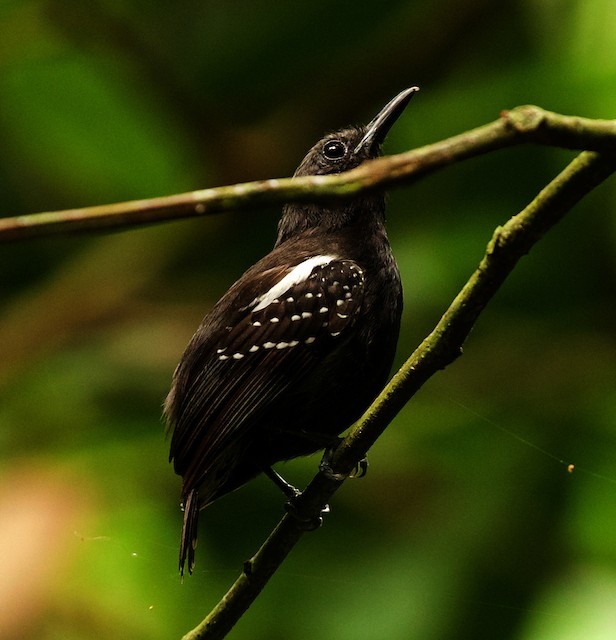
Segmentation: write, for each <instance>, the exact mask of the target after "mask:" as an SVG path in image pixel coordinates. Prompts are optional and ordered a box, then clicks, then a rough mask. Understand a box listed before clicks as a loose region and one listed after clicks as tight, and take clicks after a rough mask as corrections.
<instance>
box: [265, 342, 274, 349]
mask: <svg viewBox="0 0 616 640" xmlns="http://www.w3.org/2000/svg"><path fill="white" fill-rule="evenodd" d="M275 346H276V343H275V342H265V343H264V344H263V348H264V349H273V348H274V347H275Z"/></svg>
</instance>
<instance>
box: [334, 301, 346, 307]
mask: <svg viewBox="0 0 616 640" xmlns="http://www.w3.org/2000/svg"><path fill="white" fill-rule="evenodd" d="M343 304H344V300H336V306H337V307H341V306H342V305H343Z"/></svg>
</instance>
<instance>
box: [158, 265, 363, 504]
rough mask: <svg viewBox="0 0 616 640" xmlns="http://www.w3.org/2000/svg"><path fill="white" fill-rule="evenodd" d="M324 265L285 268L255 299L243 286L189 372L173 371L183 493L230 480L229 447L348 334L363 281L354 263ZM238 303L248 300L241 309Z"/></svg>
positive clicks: (175, 441)
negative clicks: (210, 482)
mask: <svg viewBox="0 0 616 640" xmlns="http://www.w3.org/2000/svg"><path fill="white" fill-rule="evenodd" d="M321 258H323V257H322V256H321ZM325 258H327V260H321V262H319V260H317V259H315V258H311V259H308V260H305V261H304V262H302V263H300V264H299V265H297V266H295V267H292V268H287V269H286V270H284V271H282V272H280V273H278V275H277V279H276V281H275V282H274V283H273V284H271V281H270V285H269V286H268V288H267V290H265V291H261V292H257V295H254V294H255V292H254V291H253V290H252V289H251V288H250V287H248V286H247V291H246V293H248V294H249V295H248V296H243V295H242V291H241V290H240V291H237V290H236V291H233V289H232V290H231V291H230V292H229V294H230V295H231V296H232V299H233V300H234V304H235V307H236V308H235V309H234V313H232V314H231V316H229V315H227V314H225V317H226V318H227V320H226V322H225V325H224V326H221V327H219V328H218V329H216V330H213V331H210V332H209V333H208V335H201V336H200V337H199V341H198V342H199V353H198V355H197V356H195V357H194V358H193V359H192V360H191V362H190V364H189V365H188V366H189V370H184V371H182V370H180V371H178V374H177V375H176V378H177V379H178V380H182V381H183V382H182V388H181V389H176V390H175V391H174V394H175V396H176V397H175V398H174V401H173V402H174V404H175V406H173V407H171V411H170V413H171V417H172V420H173V422H174V430H173V436H172V440H171V453H170V457H171V458H172V459H173V460H174V465H175V469H176V471H177V472H178V473H179V474H180V475H182V476H183V478H184V492H185V493H186V492H188V491H190V490H191V489H192V488H197V487H199V486H200V485H201V484H202V482H204V480H205V477H206V476H207V475H208V474H209V473H216V474H224V473H225V471H224V469H226V468H229V471H228V473H230V471H231V468H232V467H233V460H232V458H231V456H232V455H234V454H236V453H237V450H236V449H234V447H233V446H232V445H235V444H238V445H239V446H240V447H241V446H242V443H243V442H245V439H244V438H243V436H244V434H245V433H246V431H247V430H248V429H249V428H250V425H251V424H252V419H258V416H259V414H260V413H262V412H263V411H264V410H265V409H267V408H268V407H270V406H271V404H272V403H274V402H275V400H276V398H277V397H278V396H279V395H280V394H281V393H282V392H284V391H285V390H287V389H289V388H290V387H294V386H296V385H298V383H299V382H300V381H301V380H302V378H304V377H305V376H306V375H307V374H308V373H309V372H310V371H312V370H313V368H314V367H315V366H316V365H317V364H318V363H319V362H322V360H323V359H324V358H325V357H327V356H328V355H329V354H330V353H332V352H333V351H334V350H335V349H336V348H337V346H338V345H340V344H341V341H343V340H344V338H345V336H346V335H348V333H349V331H348V330H349V328H350V327H351V326H352V325H353V324H354V321H355V318H356V317H357V314H358V313H359V311H360V309H361V306H362V302H363V297H364V274H363V271H362V270H361V268H360V267H359V266H358V265H357V264H356V263H354V262H353V261H351V260H340V259H335V258H333V257H331V256H325ZM239 283H241V281H239ZM239 283H238V284H239ZM242 298H244V300H245V299H246V298H250V299H249V300H248V302H247V303H245V306H241V305H242ZM224 301H225V298H223V300H221V303H224ZM221 303H219V304H221ZM229 317H230V321H229ZM204 326H206V327H207V322H206V323H205V325H204ZM227 453H228V454H229V456H230V458H229V460H228V464H226V463H224V462H223V461H224V459H225V457H226V455H227ZM211 480H213V479H211ZM220 480H224V478H218V481H220ZM218 481H216V484H218ZM204 498H205V496H204Z"/></svg>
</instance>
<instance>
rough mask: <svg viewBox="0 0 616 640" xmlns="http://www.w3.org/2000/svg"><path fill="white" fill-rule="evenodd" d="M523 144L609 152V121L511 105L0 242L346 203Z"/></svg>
mask: <svg viewBox="0 0 616 640" xmlns="http://www.w3.org/2000/svg"><path fill="white" fill-rule="evenodd" d="M528 142H534V143H538V144H544V145H552V146H557V147H564V148H567V149H578V150H582V149H587V150H593V151H615V150H616V120H591V119H588V118H578V117H574V116H563V115H559V114H557V113H552V112H550V111H545V110H543V109H541V108H539V107H534V106H523V107H516V108H515V109H512V110H511V111H504V112H503V113H502V114H501V117H500V118H499V119H498V120H496V121H494V122H492V123H490V124H487V125H484V126H482V127H478V128H477V129H473V130H471V131H467V132H465V133H462V134H460V135H457V136H454V137H452V138H448V139H446V140H442V141H440V142H436V143H434V144H430V145H427V146H425V147H421V148H419V149H415V150H413V151H408V152H406V153H401V154H398V155H394V156H388V157H385V158H380V159H378V160H373V161H371V162H366V163H364V164H362V165H361V166H360V167H358V168H357V169H353V170H352V171H348V172H346V173H341V174H338V175H332V176H306V177H303V178H281V179H274V180H261V181H257V182H247V183H243V184H236V185H231V186H224V187H217V188H214V189H201V190H199V191H191V192H188V193H182V194H177V195H172V196H165V197H161V198H149V199H146V200H133V201H129V202H121V203H116V204H109V205H99V206H95V207H85V208H82V209H68V210H65V211H51V212H44V213H33V214H28V215H23V216H14V217H8V218H2V219H0V242H9V241H14V240H22V239H25V238H32V237H39V236H45V235H51V234H56V233H67V232H75V231H91V230H101V229H114V228H118V227H126V226H130V225H143V224H151V223H155V222H162V221H165V220H177V219H181V218H191V217H198V216H203V215H209V214H213V213H218V212H221V211H228V210H238V209H246V208H249V207H256V206H259V205H265V204H275V203H282V202H302V201H311V202H322V201H325V200H332V199H344V198H351V197H353V196H356V195H357V194H358V193H361V192H363V191H369V190H373V189H377V188H383V187H386V186H392V185H395V184H408V183H410V182H413V181H414V180H417V179H419V178H420V177H422V176H425V175H427V174H430V173H433V172H434V171H436V170H438V169H441V168H443V167H446V166H447V165H450V164H452V163H453V162H457V161H460V160H463V159H466V158H470V157H474V156H477V155H481V154H484V153H487V152H489V151H494V150H495V149H501V148H504V147H508V146H512V145H516V144H522V143H528Z"/></svg>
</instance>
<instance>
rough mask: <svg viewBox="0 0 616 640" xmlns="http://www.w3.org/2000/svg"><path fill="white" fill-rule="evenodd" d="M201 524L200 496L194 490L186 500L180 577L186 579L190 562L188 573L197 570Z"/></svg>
mask: <svg viewBox="0 0 616 640" xmlns="http://www.w3.org/2000/svg"><path fill="white" fill-rule="evenodd" d="M198 522H199V494H198V493H197V490H196V489H193V490H192V491H191V492H190V493H189V494H188V495H187V496H186V497H185V498H184V522H183V524H182V539H181V541H180V576H182V578H183V577H184V566H185V565H186V561H187V560H188V573H190V574H192V572H193V569H194V568H195V549H196V547H197V524H198Z"/></svg>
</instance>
